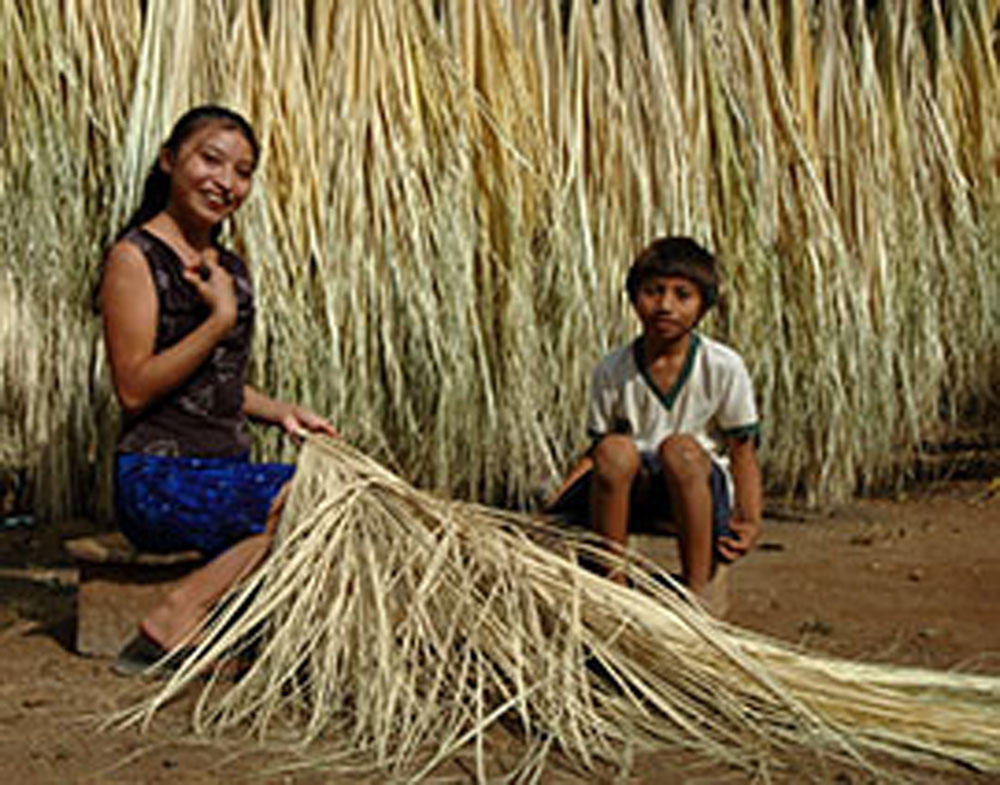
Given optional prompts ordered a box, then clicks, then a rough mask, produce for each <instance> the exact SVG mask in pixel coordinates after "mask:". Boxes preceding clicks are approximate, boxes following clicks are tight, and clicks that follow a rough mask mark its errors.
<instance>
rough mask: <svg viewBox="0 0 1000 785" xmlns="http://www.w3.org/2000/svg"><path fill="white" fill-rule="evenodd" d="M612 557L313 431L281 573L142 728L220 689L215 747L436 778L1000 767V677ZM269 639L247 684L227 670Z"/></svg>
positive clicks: (248, 587)
mask: <svg viewBox="0 0 1000 785" xmlns="http://www.w3.org/2000/svg"><path fill="white" fill-rule="evenodd" d="M602 553H603V552H602V551H601V549H600V548H599V547H597V546H596V545H595V544H594V543H592V542H588V541H587V540H585V539H581V538H579V537H578V536H573V535H570V534H568V533H566V532H563V531H561V530H557V529H554V528H553V527H550V526H547V525H546V524H545V523H544V522H540V521H538V520H533V519H531V518H529V517H528V516H525V515H517V514H511V513H506V512H502V511H499V510H496V509H491V508H487V507H483V506H477V505H474V504H469V503H462V502H456V501H447V500H443V499H440V498H436V497H434V496H432V495H429V494H427V493H423V492H420V491H417V490H415V489H414V488H413V487H411V486H410V485H408V484H407V483H406V482H404V481H403V480H401V479H400V478H398V477H397V476H395V475H393V474H392V473H391V472H389V471H387V470H386V469H384V468H382V467H381V466H379V465H378V464H377V463H376V462H374V461H372V460H370V459H369V458H367V457H365V456H364V455H362V454H360V453H358V452H357V451H356V450H354V449H352V448H351V447H349V446H348V445H347V444H345V443H343V442H342V441H333V440H327V439H320V438H311V439H309V440H308V441H307V443H306V445H305V447H304V448H303V451H302V454H301V457H300V461H299V466H298V470H297V474H296V481H295V484H294V490H293V493H292V496H291V498H290V500H289V505H288V508H287V510H286V513H285V515H284V518H283V521H282V528H281V531H280V534H279V536H278V538H277V541H276V543H275V547H274V550H273V553H272V555H271V556H270V557H269V559H268V561H267V562H266V564H265V566H264V568H262V569H261V570H259V571H258V572H257V573H256V574H254V575H253V576H251V577H250V578H249V579H248V580H247V581H245V582H244V583H243V585H242V586H241V587H240V588H239V589H238V590H237V591H236V592H235V593H234V594H233V596H231V597H230V598H229V599H228V600H227V601H226V602H225V603H223V604H222V606H221V608H220V610H219V612H218V613H217V615H216V618H215V619H214V620H213V621H212V622H211V624H210V625H209V626H208V628H207V630H205V631H203V634H202V637H201V639H200V640H201V642H200V643H199V644H198V649H197V651H196V653H195V655H194V656H191V657H189V658H188V659H186V660H185V661H184V662H183V663H182V664H181V666H180V669H179V670H178V671H177V672H176V673H174V675H173V676H172V677H171V679H170V680H169V681H168V682H166V683H165V684H162V685H161V686H160V687H159V688H158V692H157V693H156V694H155V695H153V696H152V697H151V698H149V699H148V700H147V701H145V702H143V703H142V704H141V705H139V706H137V707H135V708H133V709H132V710H130V711H129V712H127V714H126V719H125V721H126V723H141V724H148V723H149V722H150V720H151V719H152V718H153V715H154V714H155V713H156V712H157V711H158V710H159V709H161V708H162V707H163V706H164V705H165V704H166V703H167V702H168V701H170V700H171V699H172V698H173V697H174V696H176V695H178V694H179V693H180V692H181V691H182V690H184V689H185V688H188V687H190V686H192V685H197V686H198V687H199V688H200V690H201V692H200V695H199V696H198V698H197V700H196V701H195V703H194V710H193V727H194V731H195V732H196V733H198V734H204V735H208V734H212V735H214V734H223V735H225V736H228V737H232V736H234V735H237V736H242V737H246V738H250V739H253V741H254V743H255V744H267V745H269V746H270V745H271V744H273V743H277V744H278V745H281V746H286V747H287V748H289V749H292V750H295V751H298V752H299V753H300V754H306V755H307V756H312V757H310V758H309V760H313V761H315V762H316V763H317V764H320V763H322V764H324V765H330V764H331V763H335V764H336V765H337V766H340V767H348V766H349V767H355V766H357V767H361V768H363V769H365V770H367V771H381V772H383V773H391V774H392V775H393V776H403V777H406V778H411V777H412V778H413V779H420V778H421V777H422V776H423V775H425V774H427V773H428V772H431V771H432V770H434V769H435V768H436V767H437V766H438V765H439V764H440V763H442V762H443V761H444V760H446V759H447V758H449V757H450V756H453V755H455V754H456V753H459V752H461V753H462V755H463V756H464V755H468V756H470V757H472V758H473V760H474V765H475V771H476V776H477V778H478V779H480V780H481V781H482V780H485V779H487V778H489V777H492V776H496V775H497V774H498V773H504V774H509V775H513V776H521V777H525V778H530V777H532V776H535V775H537V774H539V773H540V772H541V771H542V770H543V768H544V766H545V761H546V758H547V756H548V754H549V753H550V752H552V751H558V752H559V753H560V754H561V756H562V758H561V760H569V761H573V762H575V764H578V765H580V766H582V767H585V768H589V767H594V766H606V765H608V764H610V765H612V766H620V767H623V768H624V767H627V766H628V765H629V763H628V762H629V761H630V760H631V759H632V757H633V756H634V755H635V753H637V752H641V751H646V750H653V749H663V748H664V747H665V746H669V747H672V748H674V749H677V748H686V749H688V750H692V751H694V752H696V753H698V755H699V756H701V755H703V756H706V757H707V758H709V759H712V760H715V761H718V762H721V763H724V764H727V765H732V766H736V767H741V768H744V769H747V770H754V771H758V772H759V771H762V770H763V771H766V770H767V769H769V768H771V767H773V766H774V765H780V764H781V762H782V761H786V760H792V759H793V757H794V758H795V759H797V760H798V761H799V762H801V761H802V756H803V754H805V755H807V756H811V755H815V756H816V759H817V761H827V760H839V761H845V760H846V761H849V762H850V765H858V766H869V765H872V766H874V765H875V764H870V763H869V762H868V761H869V760H870V759H871V760H876V759H880V758H883V757H884V756H885V754H888V756H889V757H890V758H893V759H898V760H901V761H903V762H905V763H916V764H918V765H921V766H924V765H932V764H935V763H944V762H953V763H957V764H960V765H963V766H968V767H973V768H977V769H985V770H997V769H1000V678H994V677H987V676H973V675H962V674H957V673H947V672H933V671H927V670H917V669H907V668H900V667H893V666H889V665H863V664H857V663H853V662H849V661H843V660H835V659H831V658H825V657H819V656H816V655H811V654H807V653H803V652H800V651H797V650H795V649H792V648H790V647H789V646H787V645H784V644H779V643H777V642H774V641H769V640H766V639H764V638H762V637H760V636H757V635H753V634H751V633H748V632H746V631H743V630H740V629H738V628H736V627H733V626H729V625H725V624H723V623H721V622H719V621H716V620H714V619H712V618H711V617H709V616H708V615H707V614H706V613H704V612H703V611H701V610H700V609H699V607H698V606H697V604H695V603H693V602H692V601H691V599H690V597H689V596H688V595H687V594H686V593H685V592H684V590H683V589H682V588H681V587H679V586H676V585H674V584H673V583H672V582H671V581H670V579H669V578H668V577H667V576H665V575H662V574H657V573H656V571H655V569H656V568H655V567H653V566H651V565H645V566H640V567H636V566H635V563H634V560H635V559H638V557H635V556H630V557H629V559H630V562H629V567H628V569H629V571H630V577H631V588H628V587H625V586H622V585H618V584H616V583H614V582H612V581H609V580H606V579H604V578H602V577H599V576H598V575H597V574H595V573H594V572H592V571H589V570H587V569H584V568H582V567H580V566H578V564H577V559H578V558H579V556H581V555H584V556H585V557H586V559H589V560H597V559H601V558H605V559H610V558H612V557H609V556H606V555H602ZM246 646H252V647H253V650H254V657H253V659H252V660H251V661H250V664H249V666H248V668H247V670H246V671H245V672H243V673H242V675H241V676H240V677H239V678H238V679H237V680H235V681H224V680H223V679H221V678H215V677H214V676H209V677H208V678H206V677H205V674H206V673H217V672H218V671H217V670H214V671H213V670H212V669H211V666H212V664H213V663H216V662H218V661H220V658H223V657H224V656H226V655H227V654H228V655H231V654H232V652H233V651H234V650H238V649H240V648H241V647H246ZM498 737H503V738H504V739H505V742H504V744H505V745H506V746H505V747H504V753H503V755H502V756H501V758H502V759H503V760H504V763H503V764H502V766H503V769H504V771H503V772H498V771H497V760H498V758H497V757H496V755H494V752H495V751H496V748H495V747H494V746H492V745H494V744H495V742H496V739H497V738H498ZM512 739H513V740H515V743H514V745H513V749H514V750H515V752H514V753H513V757H511V753H510V749H511V740H512ZM871 753H878V755H872V754H871Z"/></svg>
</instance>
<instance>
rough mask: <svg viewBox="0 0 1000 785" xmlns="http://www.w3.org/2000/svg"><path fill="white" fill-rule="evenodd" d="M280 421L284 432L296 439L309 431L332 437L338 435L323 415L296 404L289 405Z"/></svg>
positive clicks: (302, 437) (304, 435)
mask: <svg viewBox="0 0 1000 785" xmlns="http://www.w3.org/2000/svg"><path fill="white" fill-rule="evenodd" d="M280 422H281V427H282V428H284V429H285V433H287V434H288V435H289V436H291V437H292V438H293V439H296V440H300V439H304V438H305V437H306V436H308V435H309V433H324V434H326V435H327V436H333V437H334V438H336V437H339V436H340V434H339V433H337V429H336V428H334V427H333V425H332V424H331V423H330V421H329V420H327V419H326V418H325V417H320V416H319V415H318V414H316V413H315V412H313V411H311V410H309V409H307V408H305V407H304V406H298V405H296V404H290V405H289V407H288V411H286V412H285V413H284V414H283V415H282V416H281V420H280Z"/></svg>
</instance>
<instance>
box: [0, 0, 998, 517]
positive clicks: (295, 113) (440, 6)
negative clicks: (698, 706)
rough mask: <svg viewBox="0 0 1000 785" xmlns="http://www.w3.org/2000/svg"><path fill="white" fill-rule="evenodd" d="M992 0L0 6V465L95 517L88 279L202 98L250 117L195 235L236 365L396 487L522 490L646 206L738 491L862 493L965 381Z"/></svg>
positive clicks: (102, 480) (546, 464)
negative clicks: (708, 308)
mask: <svg viewBox="0 0 1000 785" xmlns="http://www.w3.org/2000/svg"><path fill="white" fill-rule="evenodd" d="M996 6H997V3H996V2H995V0H969V1H968V2H927V3H917V2H908V1H906V0H900V1H899V2H888V1H882V2H878V3H865V2H862V1H861V0H855V1H854V2H841V1H840V0H837V1H834V0H815V2H806V0H780V1H779V0H773V1H772V2H765V0H750V2H747V3H730V2H722V1H721V0H718V1H716V2H697V3H695V2H683V1H682V0H677V1H676V2H642V3H635V2H631V0H627V1H626V0H618V1H614V0H601V2H597V3H590V2H578V1H571V0H563V1H559V0H537V1H535V2H533V1H532V0H440V1H438V2H431V0H414V2H406V3H396V2H389V0H374V1H373V2H335V1H334V0H310V1H309V2H307V1H306V0H272V1H271V2H262V1H261V0H169V1H168V0H149V1H148V2H145V3H140V2H138V1H137V0H131V1H126V0H88V1H87V2H83V0H59V2H56V0H16V2H5V3H2V4H0V139H2V144H0V462H2V463H6V464H11V463H13V464H18V463H20V464H30V465H31V466H32V467H33V468H34V476H35V484H36V494H35V495H36V507H37V508H38V509H37V512H38V514H39V515H47V516H52V515H62V514H66V513H67V512H69V511H77V512H80V511H82V512H87V513H89V514H93V515H98V516H100V515H103V514H104V513H106V507H107V499H108V494H107V484H108V477H109V471H108V460H109V455H110V450H111V447H112V444H113V433H114V423H115V416H114V415H115V407H114V405H113V402H112V400H111V398H110V395H109V387H108V380H107V375H106V371H105V369H104V361H103V353H102V349H101V346H100V337H99V330H98V323H97V319H95V318H94V317H93V316H92V315H91V314H90V313H89V310H88V308H89V294H90V291H89V290H90V287H91V286H92V284H93V281H94V273H95V269H96V266H97V264H98V262H99V259H100V257H101V254H102V251H103V249H104V248H105V246H106V244H107V243H108V241H109V239H110V238H111V236H112V235H113V234H114V232H115V230H116V229H117V228H118V226H119V224H120V222H121V220H122V219H123V218H124V216H125V215H126V213H128V212H129V210H130V209H131V207H132V206H133V205H134V202H135V200H136V198H137V194H138V188H139V186H140V183H141V181H142V178H143V176H144V175H145V172H146V169H147V167H148V166H149V164H150V163H151V161H152V160H153V156H154V154H155V152H156V147H157V145H158V144H159V143H160V142H161V141H162V139H163V138H164V137H165V135H166V133H167V131H168V129H169V127H170V125H171V124H172V122H173V120H174V119H175V118H176V117H177V115H179V114H180V112H182V111H183V110H184V109H186V108H187V107H188V106H189V105H191V104H192V103H195V102H201V101H206V100H213V101H220V102H225V103H227V104H230V105H232V106H234V107H235V108H237V109H240V110H242V111H244V112H245V113H246V114H247V115H248V116H249V117H250V119H251V120H252V121H253V123H254V124H255V126H256V128H257V129H258V131H259V133H260V136H261V139H262V141H263V149H264V156H263V160H262V165H261V168H260V170H259V174H258V177H257V181H256V184H255V190H254V192H253V195H252V198H251V200H250V201H249V203H248V204H247V205H245V207H244V208H243V209H242V211H241V213H240V214H239V216H238V217H237V223H236V225H235V226H233V227H232V229H231V234H232V238H233V240H234V242H235V243H236V244H237V245H238V247H240V248H242V249H243V250H244V251H245V253H246V254H247V256H248V258H249V260H250V262H251V264H252V267H253V269H254V271H255V275H256V280H257V284H258V287H259V296H260V305H261V310H260V313H261V320H260V323H259V329H258V332H257V345H256V354H255V361H254V368H253V373H254V378H255V381H256V383H258V384H259V385H260V386H261V387H263V388H265V389H267V390H269V391H271V392H273V393H275V394H278V395H282V396H288V397H290V398H295V399H299V400H302V401H304V402H306V403H308V404H311V405H312V406H314V407H315V408H316V409H318V410H320V411H322V412H325V413H328V414H330V415H331V416H332V417H333V418H334V419H335V420H336V422H337V423H338V425H339V426H340V428H341V429H342V430H343V432H344V433H345V434H347V435H348V437H349V438H350V440H351V441H352V442H354V443H356V444H358V445H360V446H361V447H363V448H364V449H365V450H366V451H368V452H370V453H371V454H373V455H376V456H378V457H379V458H380V459H381V460H383V461H384V462H386V463H388V464H389V465H391V466H393V467H394V468H396V469H397V470H399V471H400V472H401V473H402V474H403V475H404V476H406V477H407V478H408V479H410V480H412V481H413V482H415V483H416V484H417V485H419V486H421V487H425V488H432V489H437V490H439V491H442V492H445V493H447V494H450V495H455V496H459V497H463V498H474V499H481V500H489V501H504V502H509V503H525V502H527V501H529V500H530V499H531V498H532V497H533V495H534V494H535V493H536V492H537V491H538V490H539V489H542V488H546V489H547V488H551V486H552V483H553V482H554V479H555V477H556V476H558V474H559V473H560V472H561V471H562V470H564V468H565V467H566V464H567V462H568V461H569V459H570V458H571V456H572V455H573V454H574V452H575V451H577V450H578V449H579V448H580V447H581V445H582V442H583V438H584V436H583V428H582V418H583V411H584V408H585V400H586V394H587V390H586V388H587V385H588V382H589V371H590V368H591V367H592V365H593V363H594V362H595V361H596V359H597V358H598V357H599V355H601V354H602V353H603V352H604V351H606V350H607V349H608V348H610V347H611V346H612V345H614V344H617V343H618V342H620V341H622V340H625V339H626V338H627V337H629V336H630V335H631V334H633V333H634V331H635V329H636V325H635V322H634V320H633V319H632V317H631V315H630V314H629V312H628V307H627V304H626V302H625V299H624V297H623V295H622V292H621V283H622V280H623V275H624V272H625V269H626V268H627V265H628V262H629V260H630V258H631V257H632V255H633V253H634V252H635V251H636V250H637V249H638V248H639V247H640V246H642V245H643V244H644V243H645V242H646V241H647V240H648V239H650V238H651V237H652V236H653V235H654V234H656V233H660V232H684V233H689V234H692V235H693V236H695V237H696V238H698V239H699V240H701V241H703V242H704V243H706V244H708V245H710V246H711V247H713V248H715V249H717V250H718V251H719V253H720V255H721V257H722V259H723V261H724V265H725V279H726V280H725V290H726V304H725V308H724V309H722V310H720V311H719V313H718V314H716V315H715V316H713V317H712V319H711V320H710V321H709V322H708V323H707V324H706V329H707V330H708V331H710V332H712V333H713V334H716V335H718V336H720V337H722V338H723V339H725V340H728V341H730V342H731V343H733V344H734V345H735V346H736V347H737V348H738V349H739V350H741V351H742V352H743V353H744V355H745V356H746V358H747V360H748V364H749V367H750V369H751V372H752V374H753V376H754V379H755V381H756V384H757V389H758V394H759V398H760V404H761V409H762V413H763V417H764V422H765V429H766V439H765V442H764V453H763V458H764V469H765V474H766V477H767V482H768V486H769V491H770V492H772V493H788V494H792V493H797V494H802V495H803V496H804V497H805V498H806V499H807V500H808V501H810V502H813V503H819V502H824V501H830V500H836V499H840V498H843V497H845V496H847V495H849V494H851V493H854V492H857V491H859V490H861V491H863V490H869V489H874V488H885V487H890V486H892V485H894V484H897V483H899V482H901V481H902V480H904V479H905V478H906V477H907V475H908V473H909V472H910V470H911V469H912V466H913V461H914V459H915V457H916V455H917V453H918V451H919V449H920V447H921V445H922V444H923V443H925V442H927V441H933V440H935V439H937V438H941V437H942V436H943V435H946V434H947V430H948V428H949V427H950V426H951V425H953V424H954V422H955V421H956V420H957V419H958V418H959V417H961V416H964V415H966V414H967V413H969V412H970V411H971V412H973V413H975V412H976V411H982V410H984V409H985V408H987V407H988V406H989V405H991V404H992V403H995V398H996V392H995V391H996V390H997V389H1000V384H998V381H1000V350H998V348H997V347H998V341H997V338H996V323H997V315H998V311H1000V309H998V303H1000V255H998V248H1000V198H998V177H997V174H998V166H1000V163H998V161H1000V159H998V150H997V145H998V144H1000V117H998V113H1000V96H998V83H1000V72H998V68H997V59H996V58H997V51H996V44H997V42H996V31H995V20H996V11H997V8H996ZM273 438H274V437H266V436H261V437H260V447H261V450H262V452H263V453H266V454H268V455H269V456H276V455H281V454H284V455H285V456H286V457H288V455H289V454H288V453H287V449H288V448H287V446H282V445H280V444H279V443H278V442H277V441H273V440H272V439H273ZM95 488H97V489H103V490H101V491H100V492H97V493H95V492H94V489H95Z"/></svg>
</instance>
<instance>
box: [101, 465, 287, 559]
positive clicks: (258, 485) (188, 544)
mask: <svg viewBox="0 0 1000 785" xmlns="http://www.w3.org/2000/svg"><path fill="white" fill-rule="evenodd" d="M294 473H295V467H294V466H293V465H289V464H281V463H251V462H250V461H249V459H248V457H247V456H245V455H244V456H240V457H236V458H175V457H164V456H159V455H142V454H138V453H119V454H118V455H117V456H116V458H115V510H116V513H117V518H118V527H119V529H120V530H121V532H122V533H123V534H124V535H125V536H126V537H127V538H128V539H129V541H130V542H132V544H133V545H135V546H136V547H137V548H140V549H141V550H144V551H149V552H152V553H171V552H176V551H185V550H196V551H200V552H201V553H202V554H204V555H205V557H206V558H212V557H214V556H216V555H218V554H219V553H221V552H222V551H224V550H226V549H227V548H229V547H231V546H232V545H234V544H235V543H237V542H239V541H240V540H243V539H245V538H247V537H250V536H252V535H254V534H261V533H263V532H264V531H265V529H266V526H267V516H268V514H269V512H270V510H271V504H272V503H273V501H274V498H275V496H277V495H278V492H279V491H280V490H281V488H282V486H284V485H285V483H287V482H288V481H289V480H290V479H291V478H292V475H293V474H294Z"/></svg>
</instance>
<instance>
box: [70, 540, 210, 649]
mask: <svg viewBox="0 0 1000 785" xmlns="http://www.w3.org/2000/svg"><path fill="white" fill-rule="evenodd" d="M65 545H66V550H67V551H69V553H70V554H71V555H72V556H73V557H74V559H75V560H76V562H77V566H78V567H79V570H80V579H79V588H78V591H77V630H76V648H77V651H78V652H79V653H80V654H86V655H90V656H97V657H113V656H115V655H116V654H117V653H118V651H119V650H120V649H121V647H122V646H124V645H125V643H126V642H127V641H128V640H129V639H130V638H132V636H134V635H135V633H136V630H137V625H138V623H139V620H140V619H141V618H142V617H143V616H144V615H146V613H148V612H149V611H150V610H152V609H153V608H154V607H155V606H156V605H157V604H158V603H159V602H160V601H161V600H162V599H163V597H164V595H165V594H166V592H168V591H169V590H170V588H171V587H173V586H174V585H175V584H176V583H177V582H178V581H179V580H181V579H182V578H184V577H185V576H186V575H188V574H189V573H190V572H191V571H192V570H194V569H196V568H197V567H199V566H200V565H202V564H204V558H203V557H202V555H201V554H200V553H198V552H197V551H185V552H183V553H168V554H153V553H143V552H141V551H137V550H136V549H135V548H133V547H132V546H131V544H129V542H128V541H127V540H126V539H125V538H124V537H123V536H122V535H121V534H118V533H117V532H113V533H107V534H98V535H94V536H91V537H79V538H77V539H74V540H70V541H68V542H67V543H66V544H65Z"/></svg>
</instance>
